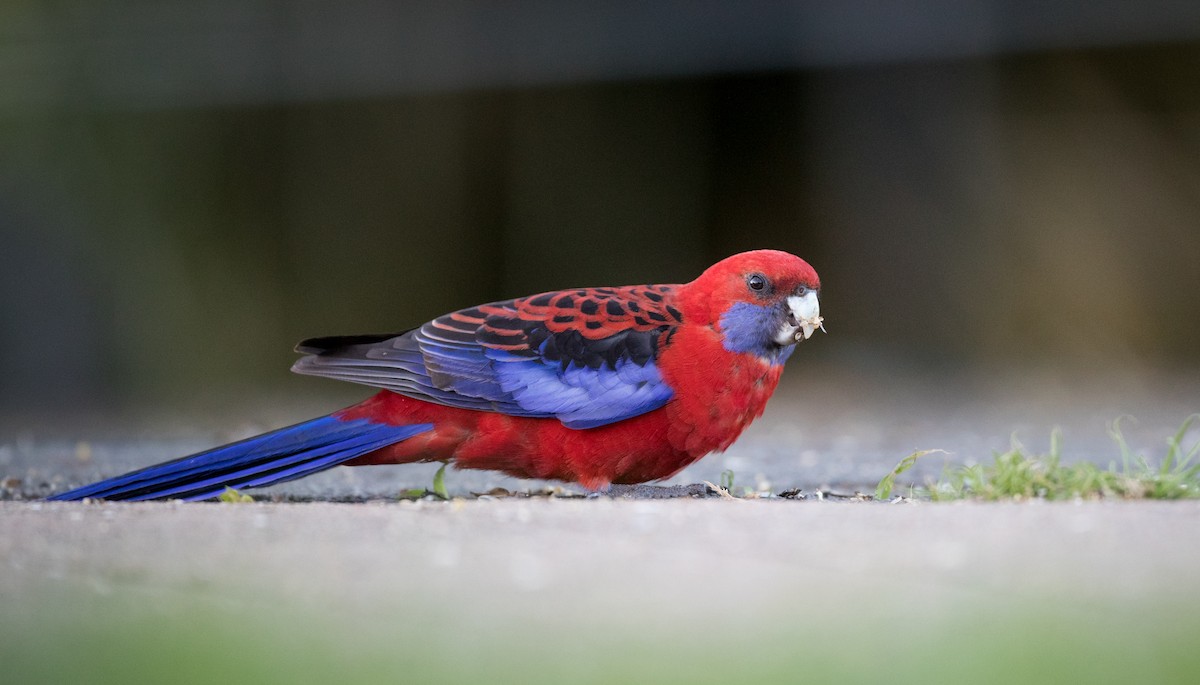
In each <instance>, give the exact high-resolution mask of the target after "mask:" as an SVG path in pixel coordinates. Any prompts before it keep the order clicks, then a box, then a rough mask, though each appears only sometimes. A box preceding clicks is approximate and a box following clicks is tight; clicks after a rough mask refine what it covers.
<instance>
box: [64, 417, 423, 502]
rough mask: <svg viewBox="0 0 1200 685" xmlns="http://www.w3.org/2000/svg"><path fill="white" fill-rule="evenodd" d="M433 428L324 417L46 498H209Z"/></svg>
mask: <svg viewBox="0 0 1200 685" xmlns="http://www.w3.org/2000/svg"><path fill="white" fill-rule="evenodd" d="M432 428H433V426H432V424H427V423H425V424H413V425H408V426H389V425H386V424H379V423H374V422H371V421H369V420H367V419H356V420H353V421H343V420H341V419H338V418H336V417H333V416H324V417H321V418H319V419H313V420H312V421H306V422H304V423H301V424H297V425H295V426H289V427H287V428H281V429H280V430H277V431H273V432H271V433H266V434H264V435H260V436H257V437H254V438H250V439H248V440H243V441H241V442H236V443H233V444H231V445H225V446H223V447H217V448H215V449H212V450H208V451H206V452H200V453H198V454H194V455H191V456H188V457H183V458H182V459H176V460H174V461H169V462H166V463H164V464H157V465H155V466H150V467H147V468H144V469H141V470H139V471H134V472H132V473H127V474H125V475H122V476H117V477H115V478H110V479H108V480H103V481H100V482H98V483H93V484H91V485H87V486H84V487H82V488H77V489H75V490H71V491H69V492H64V493H61V494H58V495H54V496H52V497H50V498H49V499H51V500H79V499H84V498H85V497H91V498H96V499H128V500H146V499H162V498H179V499H186V500H201V499H209V498H212V497H216V496H217V495H220V494H221V493H222V492H224V490H225V488H226V487H232V488H253V487H263V486H267V485H274V484H275V483H282V482H285V481H289V480H293V479H296V478H300V477H302V476H306V475H309V474H311V473H316V472H318V471H323V470H325V469H328V468H332V467H334V466H337V465H338V464H341V463H343V462H346V461H349V460H351V459H354V458H355V457H360V456H362V455H364V454H367V453H369V452H373V451H374V450H377V449H380V448H382V447H386V446H388V445H391V444H394V443H397V442H400V441H401V440H406V439H408V438H411V437H413V436H414V435H419V434H420V433H424V432H425V431H428V430H430V429H432Z"/></svg>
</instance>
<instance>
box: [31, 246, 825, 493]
mask: <svg viewBox="0 0 1200 685" xmlns="http://www.w3.org/2000/svg"><path fill="white" fill-rule="evenodd" d="M819 288H820V281H819V280H818V278H817V274H816V272H815V271H814V270H813V268H812V267H811V266H809V265H808V263H807V262H805V261H804V260H802V259H800V258H799V257H796V256H794V255H791V254H788V253H786V252H779V251H775V250H758V251H754V252H745V253H742V254H738V255H734V256H732V257H729V258H728V259H724V260H722V261H720V262H718V263H717V264H715V265H714V266H712V267H710V268H708V269H707V270H706V271H705V272H704V273H703V274H701V275H700V277H699V278H697V279H696V280H694V281H692V282H691V283H688V284H685V285H635V286H626V287H619V288H580V289H576V290H560V291H557V292H549V293H542V294H540V295H532V296H530V297H522V298H518V299H515V300H507V301H503V302H494V303H492V304H485V305H480V306H478V307H471V308H469V309H463V310H460V311H457V312H452V313H450V314H446V315H445V316H441V317H438V318H436V319H434V320H433V321H430V322H428V323H426V324H424V325H423V326H421V327H420V328H414V329H412V330H409V331H406V332H404V333H400V334H393V335H361V336H348V337H332V338H315V339H312V340H306V341H304V342H302V343H300V344H299V345H298V346H297V348H296V349H297V351H298V352H301V353H303V354H304V356H303V357H302V358H301V359H300V360H299V361H297V362H296V365H295V366H294V367H293V368H292V370H293V371H296V372H297V373H302V374H308V375H312V376H326V377H329V378H337V379H341V380H347V381H353V382H355V383H362V384H365V385H370V386H375V387H378V388H383V390H382V391H381V392H379V393H378V394H376V395H374V396H373V397H371V398H369V399H367V400H366V401H364V402H362V403H361V404H357V405H354V406H352V407H349V408H347V409H343V410H341V411H338V412H335V413H333V414H331V415H329V416H324V417H321V418H318V419H313V420H311V421H306V422H304V423H301V424H297V425H295V426H291V427H288V428H282V429H280V430H276V431H273V432H270V433H266V434H264V435H260V436H258V437H255V438H250V439H248V440H244V441H242V442H237V443H233V444H230V445H225V446H223V447H217V448H215V449H212V450H209V451H207V452H201V453H199V454H195V455H192V456H188V457H184V458H182V459H177V460H174V461H169V462H165V463H163V464H158V465H155V466H150V467H147V468H144V469H141V470H139V471H134V472H132V473H128V474H125V475H123V476H118V477H115V478H111V479H108V480H105V481H101V482H98V483H94V484H92V485H88V486H85V487H81V488H78V489H75V490H71V491H70V492H65V493H62V494H59V495H55V496H53V497H51V499H57V500H77V499H83V498H85V497H91V498H101V499H130V500H140V499H160V498H179V499H185V500H202V499H208V498H212V497H216V496H218V495H219V494H221V493H222V492H223V491H224V490H225V488H226V487H227V486H228V487H233V488H254V487H261V486H266V485H271V484H274V483H280V482H283V481H287V480H292V479H295V478H300V477H302V476H306V475H308V474H310V473H316V472H318V471H323V470H325V469H328V468H331V467H333V466H337V465H339V464H346V465H362V464H405V463H411V462H422V461H426V462H427V461H442V462H450V463H452V464H453V465H454V466H456V467H457V468H462V469H492V470H496V471H503V472H504V473H507V474H510V475H513V476H517V477H522V478H543V479H552V480H561V481H570V482H577V483H580V484H581V485H583V487H585V488H588V489H590V490H602V489H605V488H607V487H608V486H609V485H610V484H612V483H643V482H646V481H652V480H659V479H662V478H667V477H669V476H671V475H673V474H675V473H676V472H677V471H679V470H680V469H682V468H683V467H685V466H687V465H688V464H691V463H692V462H695V461H696V460H698V459H700V458H701V457H703V456H704V455H706V454H708V453H709V452H713V451H719V450H724V449H725V448H727V447H729V445H730V444H732V443H733V441H734V440H735V439H736V438H737V437H738V435H739V434H740V433H741V432H742V430H743V429H744V428H745V427H746V426H747V425H749V424H750V422H751V421H753V420H754V419H755V418H757V417H759V416H760V415H761V414H762V412H763V409H764V407H765V406H766V402H767V399H768V398H769V397H770V396H771V393H772V392H773V391H774V390H775V386H776V385H777V384H778V382H779V376H780V373H782V371H783V363H784V361H786V360H787V358H788V357H789V356H791V354H792V351H793V350H794V349H795V347H794V346H795V344H796V343H797V342H799V341H800V340H804V339H807V338H808V337H809V336H811V335H812V334H813V332H814V331H815V330H816V329H817V328H822V325H821V322H822V319H821V316H820V307H819V303H818V299H817V298H818V290H819Z"/></svg>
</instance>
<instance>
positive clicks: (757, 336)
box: [721, 302, 795, 364]
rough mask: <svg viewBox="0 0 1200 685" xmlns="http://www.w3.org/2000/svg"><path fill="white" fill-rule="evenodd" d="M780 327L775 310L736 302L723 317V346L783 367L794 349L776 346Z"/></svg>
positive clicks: (792, 346) (791, 346)
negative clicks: (777, 330) (775, 339)
mask: <svg viewBox="0 0 1200 685" xmlns="http://www.w3.org/2000/svg"><path fill="white" fill-rule="evenodd" d="M778 327H779V321H778V315H777V314H776V313H775V310H774V309H773V308H771V307H764V306H762V305H757V304H751V303H749V302H735V303H734V304H733V305H732V306H730V307H729V309H727V310H726V311H725V313H724V314H722V315H721V331H722V333H723V334H724V340H723V341H722V345H723V346H724V347H725V349H727V350H729V351H730V352H737V353H739V354H753V355H755V356H758V357H762V358H763V359H765V360H767V361H768V362H770V363H772V364H782V363H784V362H785V361H787V358H788V357H790V356H791V355H792V351H793V350H794V349H795V346H794V345H787V346H786V347H781V346H779V345H777V344H775V341H774V340H773V338H774V337H775V331H776V329H777V328H778Z"/></svg>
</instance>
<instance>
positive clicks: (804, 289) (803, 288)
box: [796, 285, 808, 297]
mask: <svg viewBox="0 0 1200 685" xmlns="http://www.w3.org/2000/svg"><path fill="white" fill-rule="evenodd" d="M796 294H797V295H799V296H800V297H804V296H805V295H807V294H808V286H806V285H802V286H800V287H798V288H796Z"/></svg>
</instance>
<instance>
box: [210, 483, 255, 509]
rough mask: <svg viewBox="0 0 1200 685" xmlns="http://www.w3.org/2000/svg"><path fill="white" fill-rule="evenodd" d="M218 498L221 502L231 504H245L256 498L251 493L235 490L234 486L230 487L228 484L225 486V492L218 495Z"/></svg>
mask: <svg viewBox="0 0 1200 685" xmlns="http://www.w3.org/2000/svg"><path fill="white" fill-rule="evenodd" d="M217 499H218V500H219V501H221V502H228V503H230V504H245V503H247V502H253V501H254V498H253V497H251V496H250V495H247V494H245V493H243V492H240V491H238V490H234V489H233V488H231V487H229V486H228V485H226V486H225V492H222V493H221V496H220V497H218V498H217Z"/></svg>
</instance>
